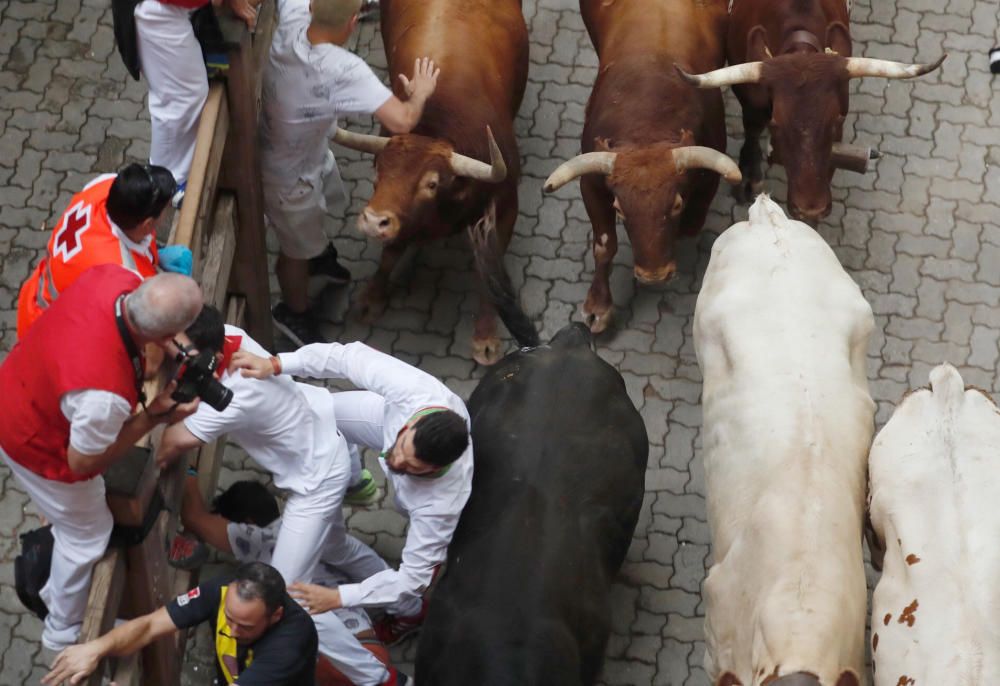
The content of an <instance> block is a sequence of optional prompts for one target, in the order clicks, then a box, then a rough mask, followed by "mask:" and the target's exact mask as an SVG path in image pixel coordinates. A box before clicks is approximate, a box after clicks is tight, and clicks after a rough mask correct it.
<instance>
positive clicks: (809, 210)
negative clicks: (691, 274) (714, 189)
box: [678, 22, 944, 221]
mask: <svg viewBox="0 0 1000 686" xmlns="http://www.w3.org/2000/svg"><path fill="white" fill-rule="evenodd" d="M825 44H826V46H827V47H826V49H825V50H824V51H822V52H819V51H817V50H816V49H815V48H816V47H818V46H813V48H812V49H808V47H807V49H804V50H800V51H792V52H788V53H786V54H781V55H778V56H777V57H771V52H770V50H769V49H768V47H767V32H766V31H765V29H764V27H763V26H755V27H754V28H753V29H751V30H750V33H749V35H748V37H747V55H748V58H749V59H751V60H756V61H749V62H745V63H743V64H737V65H733V66H730V67H725V68H722V69H716V70H715V71H711V72H708V73H706V74H701V75H692V74H688V73H686V72H684V71H683V70H682V69H680V68H679V67H678V71H679V72H680V73H681V75H682V76H683V77H684V78H685V79H687V80H688V81H689V82H690V83H692V84H693V85H695V86H697V87H698V88H720V87H722V86H734V85H739V84H759V85H761V86H763V87H765V88H767V90H768V92H769V95H770V100H771V121H770V122H769V125H768V126H769V128H770V131H771V147H772V149H773V155H772V159H773V160H774V161H777V162H780V163H781V164H783V165H784V166H785V170H786V172H787V174H788V208H789V210H790V212H791V214H792V216H793V217H795V218H797V219H804V220H812V221H815V220H818V219H821V218H822V217H825V216H826V215H828V214H829V213H830V209H831V207H832V196H831V193H830V181H831V179H832V178H833V172H834V169H835V168H836V166H837V164H836V155H835V150H834V144H835V143H837V142H839V141H840V140H841V138H842V137H843V125H844V117H845V116H846V114H847V90H846V84H847V81H848V80H850V79H852V78H858V77H862V76H881V77H884V78H889V79H909V78H913V77H915V76H920V75H922V74H926V73H928V72H931V71H934V70H935V69H937V68H938V67H939V66H940V65H941V63H942V62H943V61H944V56H942V57H941V59H939V60H937V61H936V62H934V63H932V64H906V63H901V62H891V61H888V60H877V59H868V58H863V57H843V56H842V55H848V54H850V50H851V38H850V34H849V33H848V30H847V27H846V26H844V24H842V23H840V22H833V23H832V24H830V25H829V26H828V27H827V31H826V41H825ZM800 47H803V46H801V44H800Z"/></svg>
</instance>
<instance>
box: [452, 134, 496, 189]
mask: <svg viewBox="0 0 1000 686" xmlns="http://www.w3.org/2000/svg"><path fill="white" fill-rule="evenodd" d="M486 135H487V136H488V137H489V139H490V163H489V164H486V163H485V162H480V161H479V160H476V159H473V158H471V157H466V156H465V155H459V154H458V153H457V152H453V153H451V160H450V163H451V170H452V171H453V172H455V175H456V176H464V177H466V178H468V179H474V180H476V181H486V182H487V183H500V182H501V181H503V180H504V179H505V178H507V165H506V164H505V163H504V161H503V154H502V153H501V152H500V146H498V145H497V141H496V139H495V138H494V137H493V130H492V129H490V127H488V126H487V127H486Z"/></svg>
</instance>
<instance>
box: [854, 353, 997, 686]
mask: <svg viewBox="0 0 1000 686" xmlns="http://www.w3.org/2000/svg"><path fill="white" fill-rule="evenodd" d="M998 451H1000V412H998V410H997V406H996V405H994V404H993V401H992V400H990V398H989V397H988V396H987V395H986V394H985V393H983V392H981V391H979V390H976V389H971V388H970V389H969V390H966V389H965V384H964V383H963V382H962V377H961V376H959V374H958V372H957V371H956V370H955V368H954V367H952V366H951V365H947V364H943V365H941V366H939V367H937V368H935V369H934V370H933V371H932V372H931V387H930V389H929V390H928V389H921V390H919V391H916V392H914V393H911V394H910V395H908V396H907V397H906V398H905V399H904V400H903V402H902V404H901V405H900V406H899V407H898V408H896V411H895V412H894V413H893V415H892V419H890V420H889V423H888V424H886V425H885V428H884V429H882V431H880V432H879V434H878V436H877V437H876V438H875V445H874V446H872V452H871V459H870V464H869V470H870V475H871V504H870V506H869V507H870V510H869V511H870V513H871V519H872V526H873V528H874V530H875V534H876V535H877V536H878V538H879V542H880V543H881V544H882V545H883V546H884V547H885V558H884V566H883V572H882V578H881V579H880V580H879V582H878V586H877V587H876V588H875V596H874V598H873V599H872V653H873V657H874V662H875V683H876V686H921V685H926V686H935V685H937V684H940V685H941V686H993V685H995V684H998V683H1000V624H998V623H997V616H998V615H1000V507H997V498H998V497H1000V456H998V454H997V452H998Z"/></svg>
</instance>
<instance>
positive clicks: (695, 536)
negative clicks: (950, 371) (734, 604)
mask: <svg viewBox="0 0 1000 686" xmlns="http://www.w3.org/2000/svg"><path fill="white" fill-rule="evenodd" d="M523 5H524V13H525V18H526V20H527V22H528V27H529V31H530V36H531V67H530V72H529V83H528V88H527V92H526V94H525V98H524V102H523V105H522V107H521V110H520V115H519V117H518V120H517V131H518V136H519V143H520V148H521V155H522V159H523V179H522V181H521V185H520V218H519V221H518V224H517V229H516V235H515V237H514V239H513V240H512V242H511V245H510V248H509V250H508V253H507V256H506V264H507V267H508V269H509V271H510V273H511V275H512V278H513V280H514V282H515V285H516V286H517V287H518V288H519V289H520V296H521V301H522V303H523V305H524V307H525V309H526V311H527V313H528V314H529V315H530V316H531V317H532V318H534V319H535V320H536V322H537V323H538V325H539V327H540V329H541V332H542V338H543V339H548V338H549V337H550V336H551V335H552V334H554V333H555V332H556V331H557V330H558V329H559V328H561V327H562V326H564V325H565V324H567V323H568V322H570V321H572V320H574V319H579V307H580V305H581V304H582V302H583V300H584V298H585V297H586V293H587V289H588V287H589V284H590V279H591V277H592V275H593V267H594V260H593V256H592V254H591V250H590V247H589V243H588V240H589V235H590V223H589V221H588V219H587V215H586V212H585V211H584V207H583V203H582V201H581V200H580V196H579V184H578V183H571V184H569V185H567V186H566V187H564V188H563V189H561V190H560V191H558V192H557V193H554V194H552V195H543V193H542V183H543V181H544V179H545V178H546V177H547V176H548V174H549V173H550V172H551V171H552V170H553V169H554V168H555V167H556V166H557V165H558V164H559V163H560V162H561V161H563V160H565V159H567V158H568V157H570V156H572V155H574V154H576V153H578V152H579V149H580V134H581V132H582V128H583V121H584V108H585V105H586V102H587V98H588V96H589V93H590V88H591V86H592V84H593V82H594V78H595V76H596V74H597V58H596V56H595V53H594V50H593V48H592V46H591V44H590V40H589V38H588V37H587V33H586V31H585V29H584V26H583V21H582V19H581V17H580V14H579V8H578V3H577V0H525V2H524V3H523ZM851 18H852V27H851V32H852V35H853V39H854V46H855V49H854V54H855V55H863V56H867V57H880V58H887V59H893V60H904V61H921V62H928V61H933V60H935V59H936V58H937V57H938V56H939V55H940V54H941V53H942V52H947V53H948V59H947V60H946V61H945V63H944V66H943V67H942V68H941V69H940V70H939V71H937V72H935V73H932V74H930V75H928V76H925V77H923V78H920V79H917V80H914V81H885V80H882V79H877V78H872V79H865V80H855V81H853V82H852V85H851V93H852V95H851V110H852V112H853V114H852V115H851V116H849V117H848V119H847V123H846V125H845V136H844V138H845V141H846V142H854V143H858V144H860V145H866V146H867V145H870V146H872V147H875V148H877V149H878V150H879V151H880V152H881V153H882V159H880V160H878V161H877V162H876V163H875V165H874V171H872V172H869V173H868V174H867V175H865V176H858V175H855V174H849V173H846V172H838V174H837V176H836V177H835V179H834V207H833V213H832V214H831V215H830V216H829V217H828V218H827V219H826V220H824V221H823V222H822V224H821V225H820V226H819V231H820V233H821V234H822V235H823V237H824V238H825V239H826V240H827V241H828V242H829V243H830V244H831V245H832V246H833V247H834V250H835V251H836V253H837V255H838V257H839V258H840V260H841V261H842V263H843V265H844V267H845V268H846V269H847V270H848V272H849V273H850V274H851V275H852V276H853V277H854V279H855V280H856V281H857V282H858V283H859V284H860V286H861V288H862V289H863V292H864V294H865V296H866V298H867V299H868V301H869V302H870V303H871V305H872V308H873V310H874V312H875V321H876V326H875V333H874V335H873V337H872V341H871V346H870V349H869V380H870V390H871V394H872V396H873V397H874V399H875V400H876V402H877V404H878V414H877V428H880V427H881V426H882V424H883V423H884V422H885V421H886V420H887V419H888V417H889V415H890V414H891V411H892V409H893V408H894V407H895V405H896V403H897V402H898V401H899V400H900V398H901V396H902V395H903V393H904V392H906V391H907V390H908V389H909V388H911V387H913V386H920V385H925V384H926V383H927V378H928V372H929V370H930V369H931V368H932V367H933V366H935V365H937V364H939V363H940V362H942V361H949V362H951V363H952V364H954V365H955V366H956V367H958V369H959V371H960V372H961V374H962V375H963V377H964V379H965V381H966V383H968V384H972V385H976V386H979V387H981V388H984V389H987V390H988V391H990V392H991V393H992V394H993V396H994V398H996V390H997V378H998V373H1000V348H998V339H1000V82H998V81H995V80H994V79H993V78H992V77H991V75H990V73H989V64H988V59H987V56H986V54H987V51H988V50H989V49H990V48H991V47H993V45H994V44H995V43H997V42H998V38H997V33H998V31H997V29H998V8H997V3H996V0H949V1H948V2H941V1H940V0H938V1H932V0H908V1H907V2H905V3H903V2H901V3H897V2H891V1H886V0H883V1H882V2H873V0H857V1H856V2H855V3H854V6H853V9H852V17H851ZM351 47H353V48H354V49H356V51H357V52H358V54H360V55H361V56H362V57H364V58H366V59H367V60H368V61H369V62H370V63H371V64H372V65H374V66H376V67H377V68H378V69H379V73H380V75H383V76H384V75H385V74H384V66H385V58H384V54H383V51H382V43H381V38H380V37H379V35H378V30H377V23H375V24H372V23H365V24H362V28H361V30H360V32H359V33H358V34H357V35H356V36H355V37H354V38H353V39H352V44H351ZM0 67H2V71H0V336H2V338H0V350H2V351H3V352H4V353H5V352H6V351H8V350H9V349H10V347H11V346H12V345H13V343H14V340H15V319H16V300H17V293H18V289H19V288H20V285H21V283H22V282H23V280H24V279H25V278H26V277H27V275H28V273H29V271H30V269H31V268H32V267H33V265H34V263H35V262H36V260H37V259H38V257H39V255H40V254H41V252H42V251H43V249H44V246H45V244H46V242H47V240H48V238H49V233H48V232H42V231H39V227H40V226H42V225H43V224H44V223H47V225H48V226H49V227H51V226H52V222H54V221H55V220H56V219H57V218H58V216H59V214H60V213H61V212H62V211H63V209H64V208H65V206H66V203H67V201H68V200H69V198H70V196H71V195H72V194H73V193H74V192H76V191H78V190H79V189H80V188H81V187H82V186H83V185H84V184H85V183H86V182H87V180H89V179H90V178H91V177H92V176H94V175H96V174H97V173H99V172H107V171H113V170H115V169H116V168H117V167H119V166H120V165H122V164H123V163H124V162H126V161H132V160H138V161H145V160H146V156H147V154H148V142H149V122H148V113H147V111H146V106H145V95H146V87H145V84H144V83H142V82H135V81H132V80H131V79H130V78H129V77H128V76H127V74H126V72H125V69H124V67H123V66H122V63H121V59H120V58H119V56H118V55H117V53H116V51H115V48H114V40H113V34H112V24H111V10H110V3H109V2H108V1H107V0H84V1H83V2H82V4H81V2H80V0H58V1H52V0H32V1H29V0H0ZM726 105H727V118H728V130H729V133H730V145H729V151H728V152H729V154H730V155H731V156H733V157H734V158H738V155H739V145H740V143H741V141H742V137H741V122H740V117H739V106H738V104H737V103H736V101H735V99H734V98H733V97H732V95H731V93H729V92H728V91H727V93H726ZM347 125H348V126H349V127H350V128H352V129H354V130H359V131H368V130H371V121H370V120H369V119H363V120H352V121H348V122H347ZM334 152H335V154H336V155H337V157H338V159H339V160H340V168H341V172H342V175H343V177H344V180H345V182H346V184H347V188H348V190H349V191H350V194H351V198H352V202H351V205H350V207H349V208H348V209H347V211H346V212H344V213H342V214H338V215H335V216H331V217H330V218H329V220H328V224H327V228H328V230H329V232H330V234H331V235H332V236H334V237H335V238H336V241H337V245H338V248H339V249H340V253H341V255H342V256H344V257H345V258H346V259H345V264H346V265H347V266H348V267H349V268H350V269H351V271H352V273H353V274H354V275H355V277H356V283H355V285H354V286H353V287H352V296H353V297H356V296H357V295H358V294H360V292H361V290H360V289H361V288H362V287H363V286H364V284H365V282H366V281H367V279H368V278H369V277H370V276H371V275H372V274H373V273H374V271H375V266H376V263H377V260H378V256H379V251H380V247H379V246H378V245H377V244H376V243H375V242H374V241H371V240H367V239H365V238H364V237H363V236H361V234H360V233H359V232H358V231H357V230H356V229H355V226H354V216H355V215H356V213H357V212H358V211H359V209H360V208H361V207H362V206H363V204H364V201H365V200H366V199H367V198H368V197H369V196H370V194H371V191H372V182H371V179H372V171H373V168H372V163H371V160H370V159H367V158H363V157H362V156H361V155H360V153H355V152H352V151H345V150H343V149H340V148H335V150H334ZM724 185H725V184H723V186H724ZM767 188H768V190H769V192H771V193H772V194H773V195H774V196H775V198H776V199H778V200H779V201H780V202H784V196H785V187H784V182H783V171H782V170H781V169H780V168H772V169H771V170H770V171H769V173H768V177H767ZM745 217H746V207H744V206H739V205H736V204H735V202H734V201H733V200H732V198H731V197H730V196H729V193H728V190H727V189H726V188H724V187H720V191H719V194H718V196H717V197H716V199H715V202H714V204H713V209H712V212H711V214H710V216H709V220H708V223H707V225H706V229H705V231H704V232H703V233H702V234H701V235H700V237H698V238H697V239H688V240H685V241H682V242H681V244H680V248H679V256H678V268H679V275H678V277H677V278H675V279H674V280H672V281H671V282H669V284H668V285H666V286H663V287H646V286H639V285H637V284H636V283H635V282H634V280H633V275H632V253H631V250H630V249H629V246H628V243H627V240H623V242H622V244H621V249H620V250H619V252H618V255H617V257H616V258H615V268H614V271H613V272H612V277H611V285H612V292H613V297H614V301H615V304H616V311H615V321H614V326H613V328H612V329H611V330H609V332H608V333H606V334H603V335H601V336H600V337H599V338H598V340H597V347H598V350H599V352H600V354H601V356H602V357H603V358H604V359H606V360H607V361H608V362H610V363H611V364H613V365H614V366H615V367H617V368H618V369H619V370H620V371H621V373H622V376H623V377H624V378H625V382H626V385H627V387H628V390H629V393H630V395H631V397H632V399H633V401H634V402H635V404H636V406H637V407H638V408H639V410H640V411H641V413H642V416H643V418H644V419H645V422H646V427H647V430H648V433H649V440H650V459H649V469H648V472H647V474H646V498H645V500H644V502H643V509H642V514H641V518H640V521H639V525H638V528H637V530H636V534H635V538H634V540H633V544H632V546H631V549H630V551H629V554H628V559H627V562H626V563H625V565H624V568H623V569H622V572H621V575H620V579H619V581H618V583H616V585H615V587H614V591H613V598H612V600H613V620H612V626H613V635H612V638H611V641H610V643H609V645H608V649H607V661H606V664H605V667H604V673H603V677H602V680H603V682H604V683H605V684H607V685H608V686H617V685H619V684H621V685H625V684H635V685H643V686H645V685H648V684H657V685H662V686H682V685H683V686H706V685H707V684H708V679H707V677H706V675H705V672H704V671H703V669H702V666H701V665H702V660H703V654H704V644H703V642H702V636H703V626H702V623H703V613H704V608H703V605H702V602H701V596H700V588H701V583H702V580H703V579H704V577H705V574H706V569H707V567H708V566H709V565H710V564H711V549H710V545H709V531H708V525H707V523H706V515H705V497H704V496H705V483H704V471H703V467H702V464H701V458H700V455H699V451H700V438H699V428H700V425H701V409H700V406H699V398H700V392H701V385H700V382H701V376H700V373H699V370H698V366H697V362H696V359H695V353H694V344H693V339H692V320H693V314H694V307H695V299H696V297H697V293H698V288H699V285H700V281H701V276H702V274H703V273H704V270H705V267H706V265H707V262H708V257H709V253H710V250H711V246H712V242H713V240H714V239H715V238H716V236H717V235H718V234H719V233H720V232H721V231H723V230H724V229H726V228H727V227H728V226H729V225H730V224H732V223H733V222H736V221H741V220H743V219H744V218H745ZM620 235H621V236H622V237H623V238H624V233H623V232H621V231H620ZM269 241H272V242H271V243H270V247H271V248H272V260H273V257H274V254H273V250H274V249H275V248H276V244H274V243H273V238H269ZM476 288H477V285H476V279H475V275H474V272H473V265H472V260H471V256H470V254H469V250H468V248H467V245H466V241H465V238H464V236H456V237H454V238H451V239H449V240H447V241H445V242H443V243H438V244H434V245H431V246H428V247H425V248H423V249H421V250H420V251H419V252H418V253H417V254H415V255H414V256H413V259H411V260H408V261H406V262H405V263H404V264H403V265H402V268H401V269H399V270H398V271H397V275H396V283H395V289H394V291H393V295H392V298H391V300H390V303H389V307H388V309H387V310H386V313H385V314H384V315H383V316H382V317H381V318H380V319H379V320H378V321H377V322H376V323H375V324H374V325H364V324H360V323H358V322H357V321H356V320H355V319H353V318H351V317H348V319H347V322H346V323H341V324H335V323H332V322H331V323H330V324H329V327H328V329H327V333H328V334H329V335H330V336H331V340H339V341H350V340H363V341H366V342H368V343H370V344H371V345H373V346H375V347H377V348H379V349H381V350H384V351H389V352H392V353H393V354H394V355H397V356H398V357H400V358H401V359H403V360H405V361H407V362H411V363H414V364H416V365H418V366H420V367H421V368H422V369H424V370H426V371H428V372H430V373H432V374H435V375H436V376H438V377H440V378H442V379H444V380H445V382H446V383H447V384H448V385H449V386H450V387H451V388H453V389H454V390H455V391H456V392H458V393H459V394H460V395H462V396H463V397H465V398H467V397H468V395H469V394H470V393H471V392H472V390H473V388H475V385H476V383H477V380H478V379H479V378H480V377H481V376H482V373H483V370H482V368H479V367H478V366H477V365H476V364H475V363H474V362H473V361H472V359H471V343H470V341H471V337H472V317H473V314H474V312H475V309H476V306H477V301H478V292H477V290H476ZM272 292H273V293H275V294H276V293H277V283H276V281H275V280H274V277H273V276H272ZM343 300H344V298H343V296H341V297H340V300H336V299H334V301H333V302H330V303H328V306H329V309H330V310H331V311H342V310H343V309H344V306H345V302H343ZM226 455H227V463H226V466H225V467H224V469H223V473H222V478H221V485H222V486H227V485H229V484H230V483H232V482H233V481H235V480H237V479H241V478H258V479H263V478H264V475H263V474H262V473H261V472H260V471H259V470H258V469H257V468H256V467H255V466H254V465H253V464H252V463H251V462H250V461H249V460H248V459H246V458H245V456H244V455H243V454H242V453H241V452H240V451H239V450H238V449H236V448H235V446H230V447H229V449H228V450H227V453H226ZM373 471H374V470H373ZM379 476H380V474H379ZM0 488H2V495H0V684H2V685H4V686H8V685H10V686H14V685H19V684H26V683H31V684H36V683H38V681H39V679H40V678H41V676H42V674H44V671H43V668H42V663H41V651H40V643H39V641H38V637H39V635H40V632H41V622H39V621H38V620H37V619H35V617H34V616H33V615H31V614H29V613H28V612H27V611H26V610H25V609H24V608H23V607H22V606H21V604H20V603H19V601H18V599H17V597H16V595H15V593H14V589H13V583H14V572H13V559H14V557H15V555H16V554H17V535H18V534H20V533H23V532H25V531H27V530H29V529H32V528H34V527H36V526H38V524H39V520H38V517H37V515H36V514H35V510H34V508H33V507H32V506H31V505H29V504H28V498H27V496H26V495H25V494H24V492H23V491H21V490H20V489H19V488H18V486H17V485H16V484H15V483H14V478H13V476H12V475H11V474H10V472H9V471H8V470H7V469H6V468H5V467H3V466H0ZM383 505H384V509H382V508H372V509H368V510H358V511H354V512H353V513H351V514H350V517H349V519H348V524H349V526H350V527H351V529H352V530H353V531H354V532H356V533H358V534H359V535H360V536H361V537H362V538H364V539H365V540H367V541H369V542H373V544H374V546H375V547H376V549H377V550H379V552H381V553H383V554H384V555H385V556H386V557H387V558H393V559H397V558H398V555H399V551H400V549H401V546H402V542H403V534H404V531H405V520H404V519H403V518H402V517H401V516H399V515H398V514H396V513H395V511H394V510H392V509H391V506H390V505H389V503H388V502H387V501H386V500H385V498H384V497H383ZM875 578H876V577H875V575H874V573H872V572H871V571H870V570H869V582H870V583H871V582H873V581H874V579H875ZM199 644H200V642H196V643H195V646H194V648H193V651H192V654H191V659H190V660H189V666H188V669H187V670H186V680H187V681H186V682H187V683H190V684H192V685H194V684H199V683H205V681H204V677H203V678H202V679H201V680H199V678H198V675H199V674H200V675H205V674H206V670H207V668H208V664H209V663H208V662H202V661H201V660H203V659H205V658H204V657H202V658H199V657H198V656H197V655H196V654H193V653H197V652H198V650H197V649H198V646H199ZM415 647H416V641H415V640H411V641H409V642H408V643H405V644H403V647H402V649H401V650H397V651H394V655H395V656H396V657H397V658H398V659H399V660H400V661H401V663H402V665H403V667H404V669H407V668H409V666H410V663H411V661H412V658H413V655H414V652H415ZM208 659H209V660H210V656H209V658H208ZM195 667H198V669H197V670H195Z"/></svg>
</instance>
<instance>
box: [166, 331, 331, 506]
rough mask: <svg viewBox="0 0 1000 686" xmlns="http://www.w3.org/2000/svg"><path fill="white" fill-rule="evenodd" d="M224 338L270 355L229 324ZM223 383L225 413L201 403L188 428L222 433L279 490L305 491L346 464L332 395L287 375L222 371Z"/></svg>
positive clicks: (209, 435) (207, 437)
mask: <svg viewBox="0 0 1000 686" xmlns="http://www.w3.org/2000/svg"><path fill="white" fill-rule="evenodd" d="M226 336H227V337H233V336H238V337H240V346H241V347H242V348H243V349H245V350H248V351H250V352H253V353H254V354H257V355H262V356H266V355H267V354H268V353H267V351H266V350H264V348H262V347H261V346H260V344H258V343H257V342H256V341H255V340H253V339H252V338H250V336H248V335H247V333H246V332H245V331H243V330H242V329H240V328H237V327H235V326H230V325H228V324H227V325H226ZM222 383H223V385H225V386H227V387H228V388H229V389H230V390H231V391H232V392H233V399H232V401H231V402H230V404H229V406H228V407H227V408H226V409H225V410H224V411H222V412H216V411H215V410H214V409H212V408H211V407H208V406H207V404H205V403H202V405H201V406H200V407H199V408H198V411H197V412H196V413H195V414H194V415H192V416H191V417H188V418H187V419H186V420H185V422H184V426H185V427H186V428H187V429H188V431H190V432H191V433H192V434H193V435H194V436H195V437H197V438H198V439H199V440H202V441H205V442H209V441H212V440H214V439H216V438H218V437H219V436H220V435H222V434H228V436H229V438H230V439H231V440H232V441H234V442H235V443H236V444H238V445H239V446H241V447H242V448H243V449H244V450H246V451H247V452H248V453H249V454H250V456H251V457H252V458H253V459H254V460H255V461H256V462H257V463H259V464H260V465H261V466H262V467H263V468H264V469H266V470H268V471H269V472H271V474H272V475H273V476H274V483H275V485H276V486H278V488H283V489H287V490H290V491H293V492H297V493H302V492H304V491H308V490H311V487H312V485H314V484H317V483H319V482H321V481H322V480H323V479H325V478H328V477H329V476H330V475H331V473H332V472H333V471H335V470H336V469H337V464H338V460H337V459H336V457H337V454H338V453H339V452H341V451H342V452H343V455H342V456H340V461H339V464H340V465H343V464H347V459H348V458H347V445H346V443H344V441H343V439H342V438H341V437H340V435H339V434H338V432H337V428H336V419H335V417H334V413H333V403H332V401H331V398H330V393H329V392H328V391H327V390H326V389H324V388H319V387H315V386H308V385H306V384H300V383H296V382H295V381H293V380H292V379H291V378H289V377H275V378H271V379H265V380H257V379H250V378H247V377H244V376H243V375H241V374H240V373H239V372H236V373H235V374H232V375H230V374H229V373H228V372H225V373H223V375H222Z"/></svg>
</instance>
